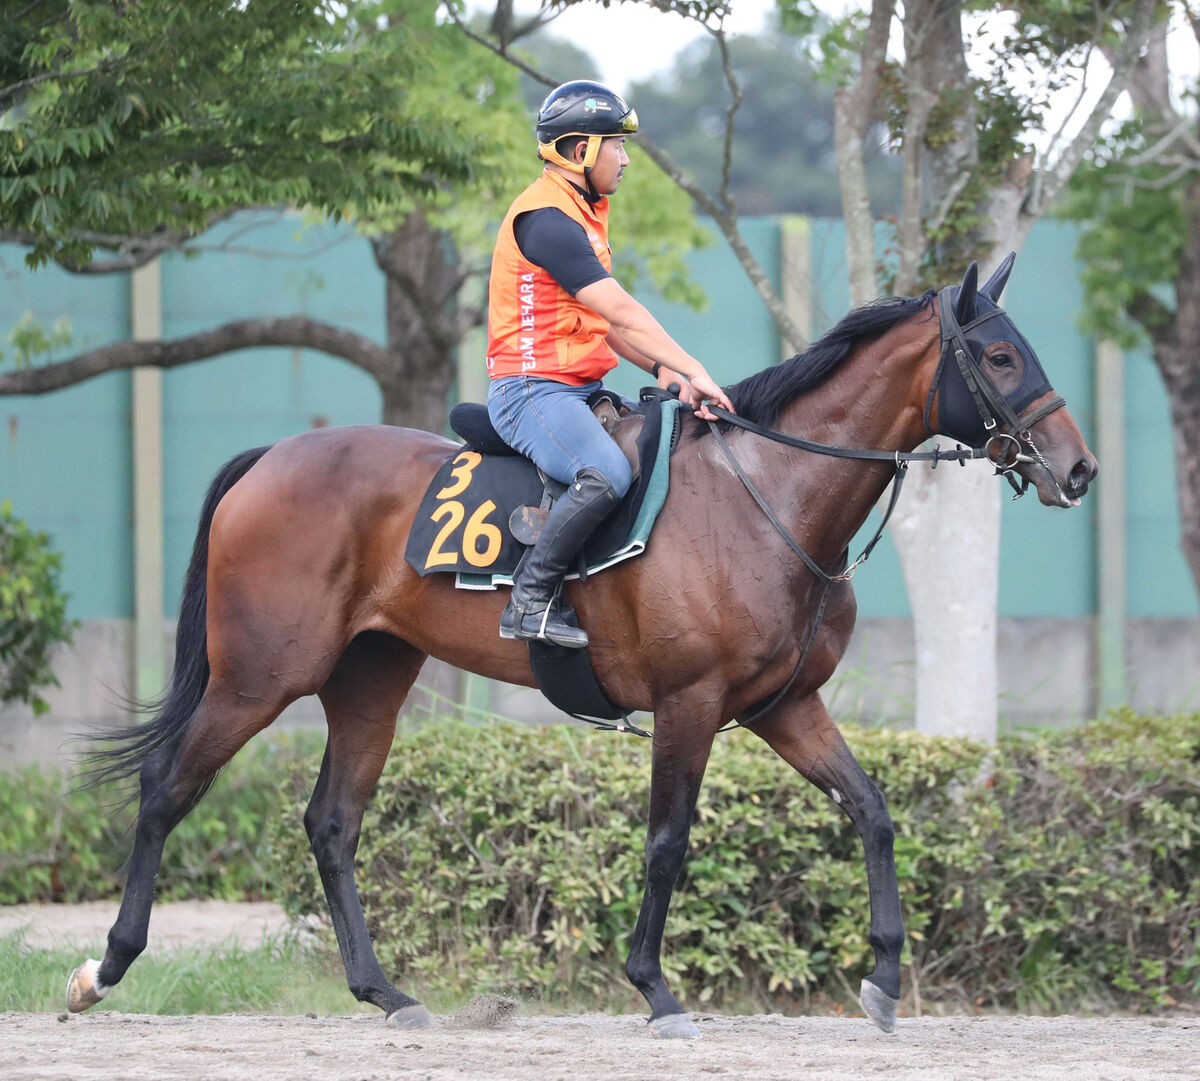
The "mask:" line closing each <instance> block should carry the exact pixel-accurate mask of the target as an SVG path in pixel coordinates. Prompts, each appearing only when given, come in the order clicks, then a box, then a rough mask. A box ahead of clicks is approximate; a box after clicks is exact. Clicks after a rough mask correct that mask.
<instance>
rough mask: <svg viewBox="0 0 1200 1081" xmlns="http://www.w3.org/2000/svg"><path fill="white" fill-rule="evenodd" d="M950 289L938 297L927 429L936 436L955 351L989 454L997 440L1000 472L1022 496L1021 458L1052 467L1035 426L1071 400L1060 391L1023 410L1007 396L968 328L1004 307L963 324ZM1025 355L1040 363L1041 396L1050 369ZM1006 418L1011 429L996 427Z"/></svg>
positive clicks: (1026, 484)
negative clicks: (937, 406) (933, 423)
mask: <svg viewBox="0 0 1200 1081" xmlns="http://www.w3.org/2000/svg"><path fill="white" fill-rule="evenodd" d="M950 292H951V290H949V289H946V290H943V291H942V295H941V296H940V297H939V298H938V319H939V321H940V323H941V336H942V351H941V356H940V358H939V359H938V366H937V371H936V372H935V373H934V376H933V382H931V383H930V384H929V394H928V395H927V396H926V398H925V411H924V416H923V420H924V423H925V430H926V431H927V432H929V434H930V435H931V436H932V435H935V434H936V433H935V432H934V431H933V429H932V428H931V427H930V424H929V420H930V414H931V412H932V410H933V400H934V398H935V397H936V396H937V392H938V388H939V386H940V385H941V381H942V375H943V373H944V372H945V371H946V368H947V364H946V361H947V359H948V358H949V357H950V356H951V355H953V357H954V361H955V364H956V370H957V373H958V375H959V376H960V377H961V379H962V381H963V384H964V385H965V386H966V388H967V392H968V393H969V394H970V396H971V400H972V401H973V402H974V403H975V408H976V409H977V410H978V411H979V420H980V422H981V423H982V424H983V430H984V432H985V433H986V436H987V438H986V441H985V442H984V444H983V451H984V454H985V455H989V456H990V447H991V445H992V444H993V443H995V444H996V445H997V453H996V459H995V465H996V472H997V473H998V474H1000V475H1002V476H1003V477H1004V479H1005V480H1007V481H1008V483H1009V484H1010V485H1012V488H1013V491H1014V492H1015V493H1016V494H1015V495H1014V496H1013V498H1014V499H1019V498H1020V497H1021V496H1023V495H1024V494H1025V492H1026V491H1027V490H1028V489H1029V481H1028V480H1027V479H1026V478H1024V477H1021V478H1019V479H1018V477H1017V474H1016V473H1015V469H1016V467H1017V466H1018V465H1020V464H1021V463H1022V462H1030V463H1036V464H1037V465H1040V466H1041V467H1042V468H1043V469H1045V470H1046V472H1048V473H1050V472H1051V470H1050V465H1049V463H1048V462H1047V461H1046V459H1045V458H1044V457H1043V456H1042V452H1041V451H1040V450H1038V448H1037V444H1035V443H1034V441H1033V437H1032V434H1031V429H1032V428H1033V426H1034V425H1035V424H1036V423H1037V422H1038V421H1039V420H1041V419H1042V418H1043V417H1047V416H1049V415H1050V414H1051V413H1053V412H1054V411H1055V410H1056V409H1061V408H1062V407H1063V406H1064V405H1066V404H1067V400H1066V399H1065V398H1063V397H1062V396H1061V395H1058V394H1056V395H1055V396H1054V397H1053V398H1050V399H1049V400H1048V401H1045V402H1043V403H1042V404H1041V405H1039V406H1038V407H1037V408H1036V409H1031V410H1028V411H1027V412H1024V413H1022V414H1020V415H1018V414H1017V411H1016V410H1015V409H1014V408H1013V406H1012V404H1011V403H1010V402H1009V400H1008V398H1007V397H1005V395H1003V394H1001V393H1000V392H999V391H998V390H997V389H996V387H995V385H994V384H993V383H992V381H991V380H990V379H989V378H988V377H987V375H986V374H984V371H983V369H982V368H981V367H980V364H979V360H980V357H979V356H976V355H975V350H974V349H972V348H971V344H970V342H969V341H968V340H967V334H966V332H967V331H969V330H973V329H975V328H976V327H978V326H980V325H981V324H983V323H985V322H987V321H988V320H989V319H994V318H996V317H998V316H1004V315H1005V311H1004V309H1003V308H1001V307H999V306H998V305H997V306H996V307H993V308H991V309H990V310H989V311H986V312H983V313H981V314H979V315H976V317H975V318H974V319H972V320H971V321H970V322H969V323H967V325H966V326H960V325H959V322H958V318H957V316H956V315H955V313H954V307H955V306H954V303H953V300H952V298H951V297H950V295H949V294H950ZM1013 329H1014V333H1016V330H1015V328H1013ZM979 353H980V356H982V353H983V346H981V347H980V349H979ZM1023 360H1024V362H1025V364H1026V365H1030V364H1034V365H1036V366H1037V375H1038V376H1039V377H1040V382H1035V391H1036V396H1037V397H1041V395H1042V393H1044V392H1045V390H1050V389H1051V388H1050V384H1049V381H1048V380H1047V379H1046V376H1045V372H1043V371H1042V368H1041V364H1040V363H1039V362H1038V360H1037V358H1036V356H1023ZM1042 388H1044V390H1043V389H1042ZM1019 390H1020V387H1018V388H1017V390H1016V391H1014V392H1013V393H1014V394H1016V393H1017V392H1018V391H1019ZM941 419H942V421H943V423H942V425H941V426H942V428H943V430H944V429H945V418H944V417H943V418H941ZM1001 423H1002V424H1003V425H1004V427H1006V428H1007V429H1008V431H1007V432H998V431H996V428H997V426H998V425H999V424H1001ZM1024 447H1028V448H1029V453H1025V450H1024ZM1010 451H1011V453H1012V457H1011V458H1006V455H1007V454H1008V453H1009V452H1010Z"/></svg>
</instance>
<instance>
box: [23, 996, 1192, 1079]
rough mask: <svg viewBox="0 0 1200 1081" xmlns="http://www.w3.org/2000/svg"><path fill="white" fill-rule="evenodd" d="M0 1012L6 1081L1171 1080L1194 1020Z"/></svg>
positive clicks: (1179, 1071) (1188, 1059) (1186, 1060)
mask: <svg viewBox="0 0 1200 1081" xmlns="http://www.w3.org/2000/svg"><path fill="white" fill-rule="evenodd" d="M66 1018H67V1015H65V1014H63V1015H59V1016H55V1015H53V1014H46V1015H33V1014H11V1013H10V1014H0V1076H2V1077H4V1078H5V1079H6V1081H50V1079H57V1078H63V1079H70V1081H83V1079H88V1078H96V1079H100V1078H104V1079H106V1081H107V1079H112V1078H119V1079H128V1081H143V1079H144V1081H151V1079H153V1081H159V1079H162V1078H181V1077H183V1078H204V1079H210V1081H265V1079H267V1078H272V1079H273V1078H288V1079H295V1078H319V1079H320V1081H367V1079H370V1081H375V1079H383V1078H422V1079H428V1081H448V1079H451V1078H453V1079H456V1081H459V1079H466V1078H469V1079H472V1081H484V1079H489V1081H490V1079H505V1081H508V1079H512V1081H518V1079H519V1081H531V1079H536V1081H617V1079H620V1081H676V1079H678V1081H695V1079H704V1078H709V1077H720V1076H722V1075H726V1076H729V1077H731V1078H747V1079H753V1081H776V1079H783V1078H789V1079H790V1078H803V1079H804V1081H860V1079H867V1078H872V1079H874V1078H878V1077H881V1076H884V1075H886V1076H887V1078H888V1081H916V1079H918V1078H920V1079H926V1078H928V1079H931V1081H933V1079H936V1081H960V1079H961V1081H985V1079H1006V1081H1008V1079H1020V1081H1050V1079H1056V1081H1057V1079H1068V1078H1070V1079H1072V1081H1168V1079H1181V1081H1182V1079H1188V1081H1194V1079H1196V1078H1200V1022H1197V1021H1192V1020H1188V1021H1180V1020H1142V1019H1128V1018H1121V1019H1116V1020H1112V1019H1108V1020H1095V1019H1083V1018H1073V1017H1059V1018H1029V1017H984V1018H923V1019H920V1020H901V1021H900V1022H899V1023H898V1024H897V1027H896V1032H895V1033H894V1034H893V1035H891V1036H885V1035H884V1034H883V1033H882V1032H879V1031H877V1030H876V1029H874V1028H873V1027H872V1026H871V1025H870V1024H869V1023H868V1022H866V1021H862V1020H854V1019H847V1018H811V1017H810V1018H785V1017H779V1016H766V1017H699V1018H697V1024H698V1026H699V1028H700V1032H701V1037H700V1039H698V1040H692V1041H679V1040H656V1039H654V1038H653V1037H652V1036H651V1035H650V1034H649V1032H648V1031H647V1029H646V1026H645V1023H644V1021H643V1019H642V1018H640V1017H608V1016H601V1015H586V1016H579V1017H571V1018H565V1017H515V1018H512V1019H509V1020H507V1021H504V1022H501V1023H500V1024H498V1025H497V1026H496V1027H488V1026H487V1025H486V1024H482V1023H479V1024H477V1025H476V1027H467V1026H466V1025H454V1024H451V1023H448V1022H449V1021H451V1020H452V1019H440V1020H441V1022H442V1023H441V1024H440V1025H439V1027H437V1028H434V1029H425V1030H422V1031H418V1032H398V1031H395V1030H392V1029H389V1028H386V1027H385V1026H384V1024H383V1022H382V1020H381V1019H379V1018H374V1017H367V1016H362V1017H342V1018H338V1017H330V1018H308V1017H286V1018H279V1017H146V1016H140V1015H136V1014H124V1015H123V1014H116V1013H97V1014H95V1015H86V1014H84V1015H80V1016H78V1017H71V1018H69V1019H66Z"/></svg>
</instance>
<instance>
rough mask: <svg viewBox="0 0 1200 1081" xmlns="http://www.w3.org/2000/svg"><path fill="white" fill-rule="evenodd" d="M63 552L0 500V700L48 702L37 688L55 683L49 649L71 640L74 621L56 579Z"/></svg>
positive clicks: (36, 705) (38, 709)
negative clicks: (59, 551)
mask: <svg viewBox="0 0 1200 1081" xmlns="http://www.w3.org/2000/svg"><path fill="white" fill-rule="evenodd" d="M61 569H62V556H61V555H59V553H57V552H55V551H54V550H53V549H52V548H51V547H50V537H49V536H48V535H47V534H46V533H35V532H34V531H33V530H31V529H30V528H29V526H27V525H26V524H25V523H24V522H22V521H21V520H20V519H18V518H15V517H13V511H12V503H10V502H9V501H8V500H7V499H6V500H4V501H3V502H2V503H0V703H7V702H27V703H29V704H30V705H31V706H32V707H33V711H34V713H45V712H46V711H47V710H49V708H50V706H49V704H48V703H47V702H46V700H45V699H44V698H42V697H41V695H40V694H38V689H39V688H41V687H48V686H58V679H57V677H56V676H55V675H54V670H53V669H52V668H51V666H50V653H51V650H52V649H53V648H54V647H55V646H56V645H58V644H59V643H64V644H69V643H70V641H71V637H72V630H73V628H74V623H73V622H72V621H71V620H70V619H68V618H67V595H66V594H65V593H63V591H62V589H61V588H60V587H59V584H58V575H59V571H60V570H61Z"/></svg>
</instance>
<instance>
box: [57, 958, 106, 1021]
mask: <svg viewBox="0 0 1200 1081" xmlns="http://www.w3.org/2000/svg"><path fill="white" fill-rule="evenodd" d="M110 990H111V988H108V987H105V986H104V984H102V983H101V982H100V962H99V961H93V960H92V959H91V958H90V957H89V958H88V959H87V960H86V961H84V962H83V964H82V965H80V966H79V967H78V968H77V969H76V970H75V971H74V972H72V973H71V978H70V979H69V980H67V1009H68V1010H70V1011H71V1012H72V1013H83V1011H84V1010H86V1009H87V1008H88V1007H89V1006H95V1005H96V1003H97V1002H99V1001H100V1000H101V999H102V998H103V997H104V996H105V995H107V994H108V992H109V991H110Z"/></svg>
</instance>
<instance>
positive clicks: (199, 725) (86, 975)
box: [67, 681, 289, 1013]
mask: <svg viewBox="0 0 1200 1081" xmlns="http://www.w3.org/2000/svg"><path fill="white" fill-rule="evenodd" d="M288 701H289V699H288V698H286V697H284V696H283V695H282V694H281V695H280V696H279V697H278V698H277V699H248V698H245V697H242V696H240V695H238V694H237V693H235V692H234V691H232V690H229V689H228V688H226V687H224V686H223V685H222V684H220V683H219V682H217V681H213V682H210V683H209V685H208V688H207V689H206V690H205V692H204V696H203V697H202V698H201V700H200V704H199V705H198V706H197V707H196V710H195V712H194V713H193V714H192V716H191V718H190V720H188V722H187V726H186V729H185V730H184V734H183V736H182V737H181V738H180V739H178V740H174V741H171V742H169V743H167V744H165V745H164V746H160V747H159V748H158V749H157V750H154V751H151V752H150V754H148V755H147V756H146V758H145V760H144V761H143V763H142V766H141V771H140V774H139V779H140V782H141V799H140V803H139V806H138V817H137V827H136V831H135V834H134V844H133V855H132V856H130V859H129V865H128V868H127V874H126V879H125V894H124V897H123V898H122V900H121V909H120V911H119V912H118V914H117V919H116V922H115V923H114V924H113V925H112V929H111V930H110V931H109V932H108V948H107V950H106V951H105V954H104V960H103V961H100V962H97V961H91V960H89V961H86V962H85V963H84V964H83V965H81V966H80V967H79V968H77V969H76V970H75V972H73V973H72V974H71V978H70V980H69V981H68V983H67V1007H68V1009H70V1010H71V1012H72V1013H78V1012H79V1011H81V1010H86V1009H87V1008H88V1007H89V1006H92V1005H94V1004H95V1003H97V1002H99V1001H100V999H102V998H103V997H104V996H105V995H106V994H108V992H109V990H111V989H112V988H113V987H114V986H115V985H116V984H118V983H119V982H120V981H121V979H122V977H123V976H124V975H125V973H126V971H127V970H128V969H129V966H130V965H131V964H133V962H134V960H135V959H136V958H137V956H138V955H139V954H140V953H141V952H142V951H143V950H144V949H145V948H146V933H147V929H148V928H149V925H150V908H151V906H152V905H153V903H154V888H155V883H156V882H157V880H158V869H159V866H160V865H161V863H162V852H163V845H164V843H165V842H166V839H167V836H168V835H169V834H170V832H171V830H173V829H174V828H175V827H176V826H177V825H178V824H179V823H180V821H181V820H182V819H183V818H184V816H185V815H186V814H187V813H188V811H190V810H191V809H192V807H194V806H195V805H196V803H197V802H198V801H199V799H200V797H201V796H203V795H204V793H205V792H206V791H207V790H208V786H209V785H210V784H211V783H212V782H213V780H214V778H215V777H216V775H217V773H218V772H219V771H220V769H221V767H222V766H224V765H225V764H226V763H227V762H228V761H229V760H230V759H231V758H232V757H233V756H234V755H235V754H236V753H237V752H238V751H239V750H240V749H241V747H242V746H243V745H244V744H245V743H246V741H247V740H248V739H250V737H251V736H253V735H254V734H255V733H256V732H260V731H261V730H262V729H264V728H266V727H267V725H269V724H270V723H271V722H272V721H273V720H275V718H276V717H278V716H279V713H280V712H281V711H282V709H283V707H284V706H285V705H287V703H288Z"/></svg>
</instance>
